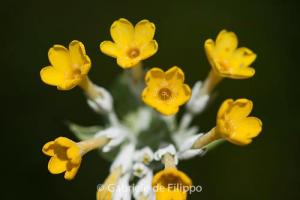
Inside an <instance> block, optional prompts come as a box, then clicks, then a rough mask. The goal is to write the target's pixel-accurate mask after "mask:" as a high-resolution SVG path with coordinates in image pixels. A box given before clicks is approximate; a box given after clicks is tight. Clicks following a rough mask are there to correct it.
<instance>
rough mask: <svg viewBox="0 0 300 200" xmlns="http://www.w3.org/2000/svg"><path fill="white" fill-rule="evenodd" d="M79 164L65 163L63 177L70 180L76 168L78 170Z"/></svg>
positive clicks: (75, 172)
mask: <svg viewBox="0 0 300 200" xmlns="http://www.w3.org/2000/svg"><path fill="white" fill-rule="evenodd" d="M79 167H80V165H74V164H72V163H68V164H67V169H66V172H65V175H64V178H65V179H66V180H72V179H74V177H75V176H76V174H77V172H78V170H79Z"/></svg>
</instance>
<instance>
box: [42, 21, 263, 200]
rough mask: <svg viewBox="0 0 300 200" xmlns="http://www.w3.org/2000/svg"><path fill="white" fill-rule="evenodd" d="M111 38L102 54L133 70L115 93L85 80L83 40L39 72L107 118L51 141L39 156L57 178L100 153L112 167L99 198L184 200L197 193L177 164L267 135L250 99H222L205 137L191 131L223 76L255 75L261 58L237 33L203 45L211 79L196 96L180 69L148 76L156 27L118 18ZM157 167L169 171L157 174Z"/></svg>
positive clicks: (55, 53)
mask: <svg viewBox="0 0 300 200" xmlns="http://www.w3.org/2000/svg"><path fill="white" fill-rule="evenodd" d="M110 32H111V37H112V40H113V41H104V42H102V43H101V44H100V50H101V51H102V52H103V53H104V54H106V55H109V56H111V57H114V58H116V60H117V64H118V65H119V66H121V67H122V68H132V69H131V70H129V71H128V70H123V72H122V74H120V75H119V76H117V78H116V80H115V81H114V84H113V87H111V89H112V91H108V90H107V89H105V88H104V87H101V86H98V85H96V84H95V83H94V82H92V81H91V80H90V78H89V77H88V75H87V74H88V72H89V70H90V67H91V61H90V59H89V57H88V56H87V55H86V52H85V48H84V46H83V44H82V43H81V42H79V41H76V40H74V41H72V42H71V43H70V44H69V49H67V48H65V47H63V46H61V45H54V46H53V47H52V48H50V50H49V53H48V56H49V61H50V63H51V66H48V67H45V68H43V69H42V70H41V72H40V76H41V79H42V80H43V82H45V83H46V84H48V85H52V86H56V87H57V88H58V89H59V90H70V89H72V88H74V87H75V86H77V85H78V86H80V88H81V89H82V91H83V92H84V94H85V97H86V98H87V103H88V105H89V106H90V108H92V110H93V111H95V112H96V113H97V114H100V115H102V116H103V117H105V118H104V120H103V124H97V125H92V126H88V127H86V126H80V125H77V124H75V123H73V122H70V123H68V124H69V128H70V129H71V131H72V132H74V134H75V135H76V136H77V138H78V139H80V140H81V141H80V142H74V141H72V140H70V139H68V138H65V137H58V138H56V139H55V140H54V141H50V142H48V143H46V144H45V145H44V146H43V150H42V151H43V153H44V154H46V155H48V156H50V157H51V158H50V160H49V162H48V169H49V171H50V172H51V173H52V174H60V173H64V177H65V179H67V180H71V179H73V178H74V177H75V176H76V174H77V171H78V170H79V167H80V164H81V161H82V158H83V156H84V155H85V154H86V153H87V152H89V151H91V150H95V149H98V150H101V156H103V158H105V159H107V160H109V161H111V162H112V163H111V166H110V174H109V176H108V177H107V178H106V180H105V181H104V183H103V184H102V185H98V188H97V194H96V198H97V200H120V199H122V200H131V198H132V197H133V198H135V199H138V200H151V199H156V200H186V199H187V194H188V192H189V193H192V192H200V191H199V190H193V188H192V181H191V179H190V178H189V177H188V176H187V175H186V174H185V173H184V172H182V171H180V170H178V169H177V165H178V164H179V162H181V161H182V160H187V159H190V158H193V157H196V156H204V155H205V154H206V153H207V152H208V151H210V150H211V149H213V148H215V147H216V146H217V145H219V144H221V143H222V142H223V141H229V142H231V143H234V144H237V145H247V144H250V143H251V142H252V139H253V138H254V137H256V136H257V135H258V134H259V133H260V132H261V130H262V122H261V121H260V120H259V119H258V118H256V117H251V116H249V115H250V112H251V111H252V106H253V105H252V102H251V101H250V100H248V99H238V100H236V101H234V100H232V99H228V100H226V101H224V102H223V104H222V105H221V107H220V109H219V112H218V114H217V120H216V126H215V127H213V128H212V129H211V130H210V131H209V132H207V133H206V134H204V133H203V132H199V131H200V128H199V127H198V126H197V125H191V123H192V122H193V119H194V117H195V116H196V115H198V114H201V113H202V112H203V111H204V110H205V109H207V108H208V106H207V105H208V104H209V103H210V102H212V101H213V99H214V98H212V91H213V89H214V88H215V86H216V85H217V84H218V83H220V81H221V80H222V79H223V78H224V77H227V78H233V79H245V78H249V77H251V76H253V75H254V73H255V70H254V69H253V68H251V67H250V65H251V64H252V62H253V61H254V60H255V58H256V55H255V54H254V53H253V52H252V51H251V50H249V49H247V48H244V47H241V48H237V43H238V41H237V37H236V35H235V34H234V33H233V32H227V31H226V30H223V31H221V32H220V33H219V35H218V36H217V39H216V41H213V40H212V39H209V40H206V42H205V50H206V54H207V57H208V60H209V62H210V64H211V65H212V69H211V70H210V73H209V75H208V77H207V78H206V80H205V81H204V82H202V81H201V80H197V82H196V84H195V85H194V87H193V90H192V91H191V89H190V87H189V86H188V85H187V84H185V75H184V72H183V71H182V70H181V69H180V68H179V67H176V66H174V67H172V68H170V69H168V70H167V71H163V70H162V69H160V68H152V69H150V70H149V71H148V72H147V73H145V69H144V67H143V63H142V61H143V60H145V59H146V58H149V57H150V56H152V55H154V54H155V53H156V52H157V49H158V44H157V42H156V41H155V40H154V34H155V25H154V24H153V23H152V22H149V21H148V20H142V21H140V22H138V23H137V24H136V25H135V26H134V25H132V24H131V23H130V22H129V21H128V20H126V19H124V18H120V19H119V20H116V21H115V22H114V23H113V24H112V26H111V29H110ZM145 74H146V75H145ZM143 79H144V80H145V81H144V80H143ZM192 93H193V95H192ZM141 100H142V101H143V102H144V103H143V102H142V101H141ZM187 102H188V104H187V106H186V108H187V109H186V110H185V112H184V113H182V114H183V115H182V116H180V117H179V119H178V116H176V114H177V112H178V110H179V107H180V106H182V105H183V104H185V103H187ZM145 104H146V105H145ZM149 106H150V107H152V108H153V109H154V110H156V111H158V112H155V111H154V110H153V109H152V108H149ZM157 161H160V162H161V164H162V165H163V166H164V169H163V170H161V171H159V172H158V173H156V175H155V176H153V174H154V170H155V169H156V168H157V167H158V164H159V163H157ZM154 162H156V163H154ZM101 170H102V169H101ZM135 185H136V187H134V188H132V187H131V186H135ZM124 189H125V190H124ZM155 196H156V198H155Z"/></svg>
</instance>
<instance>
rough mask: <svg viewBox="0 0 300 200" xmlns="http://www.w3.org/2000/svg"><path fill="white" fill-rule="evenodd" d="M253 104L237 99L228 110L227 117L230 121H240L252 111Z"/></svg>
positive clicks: (246, 100)
mask: <svg viewBox="0 0 300 200" xmlns="http://www.w3.org/2000/svg"><path fill="white" fill-rule="evenodd" d="M252 108H253V103H252V101H250V100H248V99H237V100H236V101H234V102H233V103H232V104H231V105H229V109H228V113H227V115H228V117H229V118H230V119H232V120H240V119H244V118H246V117H247V116H248V115H249V114H250V113H251V111H252Z"/></svg>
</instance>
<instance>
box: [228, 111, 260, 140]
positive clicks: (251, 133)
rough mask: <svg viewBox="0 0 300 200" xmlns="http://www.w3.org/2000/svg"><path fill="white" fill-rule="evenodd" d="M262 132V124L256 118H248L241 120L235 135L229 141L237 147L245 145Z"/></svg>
mask: <svg viewBox="0 0 300 200" xmlns="http://www.w3.org/2000/svg"><path fill="white" fill-rule="evenodd" d="M261 130H262V122H261V121H260V119H258V118H256V117H248V118H246V119H244V120H242V121H241V122H240V123H239V124H238V126H237V128H236V130H235V133H234V134H232V135H231V136H230V138H229V140H230V141H231V142H232V143H235V144H237V145H247V144H249V143H251V142H252V138H254V137H256V136H257V135H258V134H259V133H260V132H261Z"/></svg>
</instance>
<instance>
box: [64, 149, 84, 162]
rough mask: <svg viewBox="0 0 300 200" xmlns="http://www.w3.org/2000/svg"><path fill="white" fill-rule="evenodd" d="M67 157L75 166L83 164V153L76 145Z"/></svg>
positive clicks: (69, 150)
mask: <svg viewBox="0 0 300 200" xmlns="http://www.w3.org/2000/svg"><path fill="white" fill-rule="evenodd" d="M67 157H68V158H69V160H70V162H72V163H73V164H79V163H80V162H81V151H80V148H79V147H78V146H77V145H76V146H75V145H74V146H72V147H71V148H69V149H68V150H67Z"/></svg>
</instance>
